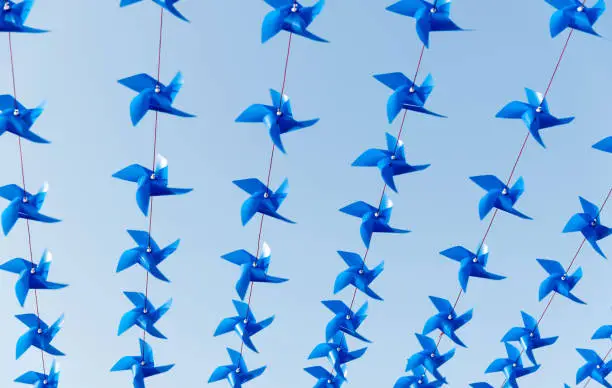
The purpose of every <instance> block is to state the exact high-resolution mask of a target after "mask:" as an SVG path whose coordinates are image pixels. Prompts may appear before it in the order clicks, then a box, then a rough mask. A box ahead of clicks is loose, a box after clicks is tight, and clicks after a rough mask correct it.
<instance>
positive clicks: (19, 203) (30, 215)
mask: <svg viewBox="0 0 612 388" xmlns="http://www.w3.org/2000/svg"><path fill="white" fill-rule="evenodd" d="M48 190H49V185H48V184H47V183H46V182H45V183H44V184H43V186H42V187H41V188H40V190H39V191H38V193H36V194H34V195H32V194H30V193H28V192H27V191H24V190H23V189H22V188H21V187H19V186H17V185H6V186H2V187H0V197H2V198H4V199H6V200H8V201H11V203H10V204H9V205H8V207H7V208H6V209H4V211H3V212H2V230H3V231H4V235H5V236H6V235H8V234H9V232H10V231H11V229H13V226H15V223H16V222H17V220H18V219H20V218H23V219H26V220H32V221H39V222H45V223H55V222H59V221H60V220H58V219H57V218H53V217H49V216H46V215H44V214H41V213H40V210H41V208H42V206H43V203H44V202H45V198H46V197H47V191H48Z"/></svg>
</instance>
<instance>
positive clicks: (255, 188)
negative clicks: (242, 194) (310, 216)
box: [233, 178, 295, 225]
mask: <svg viewBox="0 0 612 388" xmlns="http://www.w3.org/2000/svg"><path fill="white" fill-rule="evenodd" d="M233 183H234V184H235V185H236V186H238V187H240V188H241V189H242V190H244V191H246V192H247V193H248V194H250V197H249V198H248V199H247V200H246V201H244V203H243V204H242V207H241V208H240V218H241V220H242V225H246V224H247V223H248V222H249V221H250V220H251V218H253V216H254V215H255V214H256V213H261V214H264V215H266V216H268V217H272V218H276V219H278V220H281V221H285V222H288V223H290V224H295V222H294V221H291V220H290V219H288V218H285V217H283V216H281V215H280V214H278V208H279V207H280V206H281V205H282V204H283V202H284V201H285V199H286V198H287V194H288V193H289V181H288V180H287V179H285V180H284V181H283V183H282V184H281V185H280V186H279V188H278V190H276V191H272V190H271V189H270V188H268V186H266V185H265V184H263V182H262V181H260V180H259V179H256V178H248V179H240V180H235V181H234V182H233Z"/></svg>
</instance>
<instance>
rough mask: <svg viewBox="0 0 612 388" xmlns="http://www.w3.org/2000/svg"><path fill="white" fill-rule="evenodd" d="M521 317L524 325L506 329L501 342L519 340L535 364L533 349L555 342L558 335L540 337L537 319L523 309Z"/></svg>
mask: <svg viewBox="0 0 612 388" xmlns="http://www.w3.org/2000/svg"><path fill="white" fill-rule="evenodd" d="M521 317H522V318H523V324H524V326H523V327H513V328H512V329H510V330H508V332H507V333H506V334H505V335H504V337H503V338H502V339H501V342H513V341H516V342H520V343H521V345H522V346H523V349H524V352H525V354H526V355H527V358H528V359H529V361H531V363H532V364H533V365H537V364H538V362H537V361H536V359H535V355H534V354H533V351H534V350H535V349H539V348H543V347H545V346H550V345H553V344H554V343H555V342H557V340H558V339H559V337H558V336H557V337H549V338H542V336H541V334H540V328H539V327H538V321H537V320H536V319H535V318H534V317H532V316H531V315H529V314H527V313H526V312H524V311H521Z"/></svg>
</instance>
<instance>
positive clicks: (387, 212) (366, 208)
mask: <svg viewBox="0 0 612 388" xmlns="http://www.w3.org/2000/svg"><path fill="white" fill-rule="evenodd" d="M392 210H393V202H391V199H389V197H388V196H387V195H386V194H385V195H383V196H382V198H381V201H380V205H379V207H374V206H372V205H370V204H367V203H365V202H363V201H357V202H353V203H352V204H350V205H348V206H345V207H343V208H342V209H340V211H341V212H342V213H346V214H348V215H350V216H353V217H359V218H361V227H360V229H359V232H360V234H361V240H362V241H363V243H364V244H365V246H366V247H368V248H369V247H370V241H372V234H374V233H409V232H410V231H409V230H404V229H397V228H393V227H391V226H389V221H390V219H391V211H392Z"/></svg>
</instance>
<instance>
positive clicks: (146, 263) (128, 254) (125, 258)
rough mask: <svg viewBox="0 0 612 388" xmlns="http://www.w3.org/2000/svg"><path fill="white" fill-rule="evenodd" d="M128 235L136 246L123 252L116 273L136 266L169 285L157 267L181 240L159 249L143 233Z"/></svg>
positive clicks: (135, 231)
mask: <svg viewBox="0 0 612 388" xmlns="http://www.w3.org/2000/svg"><path fill="white" fill-rule="evenodd" d="M128 233H129V234H130V237H132V239H133V240H134V241H135V242H136V244H137V245H138V246H137V247H136V248H132V249H128V250H127V251H125V252H123V254H122V255H121V257H120V258H119V263H118V264H117V271H116V272H121V271H123V270H125V269H128V268H130V267H131V266H133V265H135V264H138V265H140V266H141V267H142V268H144V269H145V270H146V271H147V272H149V273H150V274H151V276H153V277H155V278H157V279H159V280H161V281H164V282H168V283H169V282H170V280H168V278H167V277H166V276H165V275H164V274H163V273H161V271H160V270H159V268H157V267H158V266H159V265H160V264H161V263H162V262H163V261H164V260H166V259H167V258H168V256H170V255H171V254H173V253H174V252H175V251H176V250H177V248H178V246H179V243H180V241H181V240H176V241H175V242H173V243H172V244H170V245H168V246H167V247H165V248H164V249H161V248H160V247H159V245H157V243H156V242H155V240H153V237H151V236H150V235H149V233H147V232H145V231H141V230H128Z"/></svg>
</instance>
